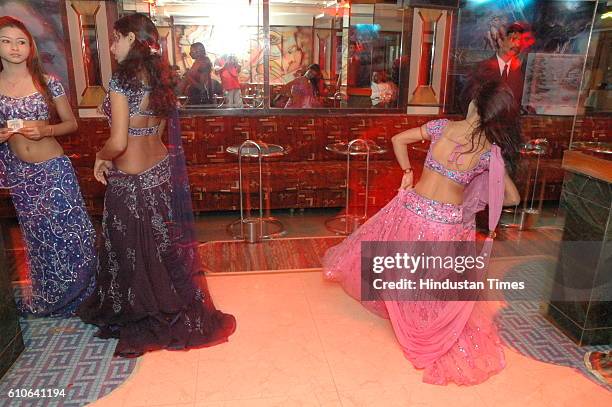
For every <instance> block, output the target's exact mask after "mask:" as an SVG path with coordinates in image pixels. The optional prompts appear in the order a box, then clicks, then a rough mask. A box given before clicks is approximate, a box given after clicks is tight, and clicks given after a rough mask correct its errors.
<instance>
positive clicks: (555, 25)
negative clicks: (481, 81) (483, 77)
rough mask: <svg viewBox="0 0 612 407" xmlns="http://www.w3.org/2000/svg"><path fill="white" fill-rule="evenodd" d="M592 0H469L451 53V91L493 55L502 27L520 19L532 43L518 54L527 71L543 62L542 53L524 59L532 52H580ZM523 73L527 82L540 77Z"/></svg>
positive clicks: (585, 41)
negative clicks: (529, 34)
mask: <svg viewBox="0 0 612 407" xmlns="http://www.w3.org/2000/svg"><path fill="white" fill-rule="evenodd" d="M595 4H596V2H592V1H557V0H548V1H537V2H536V1H535V0H499V1H494V0H467V1H466V2H465V3H463V7H462V8H461V9H460V10H459V24H458V31H457V38H456V43H455V44H456V45H455V48H454V50H453V51H452V54H451V58H452V61H453V67H454V69H453V73H452V80H453V82H454V89H455V95H456V96H457V95H459V94H460V93H461V90H462V89H464V87H465V85H466V82H467V79H468V77H469V74H470V72H472V71H473V70H474V69H475V68H476V66H477V64H478V63H479V62H480V61H483V60H485V59H487V58H490V57H492V56H493V55H494V54H495V52H496V51H497V49H498V47H499V45H500V43H501V41H502V40H503V38H504V37H505V28H506V27H507V26H508V25H510V24H512V23H513V22H517V21H520V22H524V23H526V25H527V27H531V34H532V36H533V37H532V38H531V41H530V46H529V47H528V48H527V49H525V50H524V51H523V52H522V53H521V55H520V59H521V60H522V65H523V69H525V70H528V69H533V67H535V66H541V65H542V63H543V62H541V61H542V58H544V57H543V56H540V57H538V58H537V59H533V61H534V62H531V63H529V64H527V60H528V58H529V55H530V54H531V53H546V54H578V55H584V54H585V53H586V51H587V45H588V39H589V31H590V26H591V21H592V18H593V13H594V7H595ZM536 60H537V61H539V62H538V63H536V62H535V61H536ZM526 74H527V78H528V79H529V80H530V81H533V80H534V79H537V78H539V76H538V75H535V74H534V75H532V74H530V73H529V72H526ZM527 87H529V88H530V89H531V90H532V91H533V90H534V89H536V88H537V87H536V86H535V85H534V84H533V82H530V83H529V84H528V85H527V86H526V88H527ZM526 90H527V89H526ZM524 95H525V93H524ZM531 95H533V92H532V93H531ZM523 100H524V101H525V100H526V99H523ZM540 102H542V101H540ZM457 103H459V98H455V106H454V107H452V111H459V110H460V108H459V106H458V105H457ZM542 103H543V102H542Z"/></svg>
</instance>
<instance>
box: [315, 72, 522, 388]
mask: <svg viewBox="0 0 612 407" xmlns="http://www.w3.org/2000/svg"><path fill="white" fill-rule="evenodd" d="M422 140H431V144H430V147H429V151H428V153H427V157H426V160H425V165H424V168H423V172H422V175H421V179H420V180H419V182H418V183H417V184H416V185H415V186H414V187H413V180H414V177H413V174H414V171H413V168H412V166H411V163H410V160H409V157H408V149H407V146H408V144H411V143H416V142H420V141H422ZM392 142H393V149H394V152H395V155H396V157H397V161H398V163H399V165H400V166H401V168H402V169H403V170H404V176H403V178H402V181H401V185H400V190H399V193H398V194H397V196H396V197H395V198H393V199H392V200H391V201H390V202H389V203H388V204H387V206H385V207H384V208H383V209H381V210H380V211H379V212H378V213H377V214H376V215H374V216H373V217H372V218H370V219H369V220H368V221H367V222H366V223H365V224H363V225H362V226H361V227H360V228H359V229H357V230H356V231H355V232H354V233H353V234H352V235H350V236H349V237H348V238H347V239H346V240H345V241H344V242H342V243H341V244H339V245H338V246H335V247H333V248H331V249H329V251H328V252H327V253H326V254H325V257H324V261H323V272H324V276H325V278H327V279H330V280H333V281H337V282H339V283H340V284H342V287H343V288H344V290H345V291H346V292H347V293H348V294H349V295H351V296H352V297H354V298H355V299H357V300H361V293H362V275H361V244H362V242H393V241H400V242H402V243H403V244H404V243H405V244H406V245H407V246H406V247H410V246H409V245H410V244H415V242H428V241H429V242H470V241H474V240H475V238H476V232H475V220H474V216H475V213H476V212H477V211H479V210H481V209H483V206H484V204H483V205H482V206H481V203H483V202H487V201H488V205H489V230H490V233H491V234H490V237H489V238H488V239H487V243H486V244H485V247H486V248H489V249H490V247H491V246H490V245H491V241H492V240H491V239H492V236H493V235H492V233H493V231H494V230H495V227H496V225H497V221H498V220H499V216H500V214H501V209H502V204H506V205H511V204H514V203H516V202H518V200H519V194H518V191H517V190H516V187H515V186H514V184H513V182H512V181H511V179H510V177H509V176H508V174H506V172H505V170H504V164H506V165H507V166H508V167H509V168H511V169H513V168H514V166H515V165H514V162H515V159H516V153H517V151H518V145H519V142H520V138H519V126H518V114H517V112H516V109H515V108H514V99H513V96H512V93H511V91H510V89H509V88H508V87H507V86H506V85H503V84H500V83H499V82H489V83H486V84H485V85H483V86H482V87H481V88H480V89H479V90H478V92H476V97H475V99H474V100H473V101H472V102H471V103H470V106H469V108H468V114H467V117H466V118H465V120H461V121H449V120H448V119H438V120H433V121H430V122H428V123H426V124H424V125H423V126H421V127H417V128H414V129H411V130H407V131H404V132H402V133H400V134H397V135H396V136H394V137H393V139H392ZM468 246H469V245H468ZM489 254H490V253H489ZM416 255H417V256H418V255H420V252H419V253H417V254H416ZM421 271H422V272H423V273H422V274H421V275H426V274H427V271H428V270H419V272H421ZM482 271H483V272H485V271H486V270H482ZM480 277H482V278H484V276H480ZM408 291H411V290H408ZM393 295H394V294H392V293H391V294H390V296H389V297H387V298H385V300H384V301H382V300H378V301H364V300H361V301H362V304H363V305H364V306H365V307H367V308H368V309H369V310H371V311H372V312H374V313H376V314H378V315H380V316H382V317H385V318H389V319H390V321H391V324H392V326H393V330H394V331H395V336H396V338H397V340H398V342H399V345H400V346H401V348H402V350H403V351H404V354H405V356H406V357H407V358H408V359H409V360H410V361H411V362H412V363H413V364H414V366H415V367H416V368H418V369H424V370H425V371H424V377H423V380H424V381H425V382H427V383H433V384H448V383H449V382H455V383H456V384H460V385H472V384H477V383H480V382H483V381H485V380H486V379H487V378H489V377H490V376H491V375H493V374H495V373H497V372H499V371H500V370H502V369H503V367H504V364H505V362H504V354H503V350H502V348H501V344H500V340H499V337H498V335H497V332H496V329H495V326H494V324H493V321H492V318H491V316H490V315H488V314H487V313H486V312H485V310H484V308H483V306H484V305H486V304H483V303H482V302H474V301H456V300H455V301H422V298H423V293H420V292H419V290H414V292H413V293H408V294H406V295H408V296H410V295H412V297H410V298H411V300H410V301H408V300H405V298H402V299H397V298H396V297H393ZM430 298H431V297H430Z"/></svg>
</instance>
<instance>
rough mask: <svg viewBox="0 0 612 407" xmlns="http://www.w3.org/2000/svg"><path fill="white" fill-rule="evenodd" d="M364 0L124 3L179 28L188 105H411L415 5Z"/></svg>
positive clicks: (175, 34) (176, 60)
mask: <svg viewBox="0 0 612 407" xmlns="http://www.w3.org/2000/svg"><path fill="white" fill-rule="evenodd" d="M359 3H361V2H360V1H351V2H349V1H345V0H337V1H336V0H189V1H187V0H157V1H155V2H145V1H139V0H123V1H120V8H119V9H120V14H121V13H130V12H145V13H148V14H149V15H150V16H152V17H154V19H155V21H156V24H157V25H158V26H159V27H168V28H169V30H170V31H171V38H170V41H171V44H170V45H169V47H168V50H169V52H168V54H169V55H168V59H169V61H170V63H171V64H172V65H173V66H174V68H175V70H176V71H177V73H178V75H179V77H180V78H181V81H180V83H179V85H178V87H177V91H178V93H179V94H180V95H181V97H180V99H181V101H182V103H183V105H184V107H186V108H191V107H197V108H212V109H226V108H240V109H257V108H271V109H304V108H306V109H311V108H327V109H330V108H376V109H381V108H397V107H401V105H402V102H401V100H400V97H399V95H400V93H401V92H400V88H401V87H402V86H407V83H404V82H402V81H401V80H400V79H401V78H400V77H401V76H402V70H407V69H408V66H407V64H406V63H407V59H406V58H403V59H402V58H400V57H401V55H402V40H403V35H404V34H405V33H404V32H403V27H404V11H405V8H404V6H403V5H402V1H399V2H398V1H396V0H393V1H384V2H372V1H363V3H370V4H359ZM406 34H408V33H406ZM404 79H405V78H404ZM404 93H405V92H404Z"/></svg>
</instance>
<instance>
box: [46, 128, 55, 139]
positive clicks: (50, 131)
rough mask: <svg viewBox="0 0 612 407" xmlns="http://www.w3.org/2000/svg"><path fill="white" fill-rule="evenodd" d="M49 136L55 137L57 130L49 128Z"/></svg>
mask: <svg viewBox="0 0 612 407" xmlns="http://www.w3.org/2000/svg"><path fill="white" fill-rule="evenodd" d="M49 133H50V134H49V135H48V136H47V137H53V136H55V128H54V127H53V126H49Z"/></svg>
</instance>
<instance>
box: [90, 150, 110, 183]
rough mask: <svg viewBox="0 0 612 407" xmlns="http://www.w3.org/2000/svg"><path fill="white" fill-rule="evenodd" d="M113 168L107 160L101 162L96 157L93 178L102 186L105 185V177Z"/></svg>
mask: <svg viewBox="0 0 612 407" xmlns="http://www.w3.org/2000/svg"><path fill="white" fill-rule="evenodd" d="M112 168H113V162H112V161H108V160H101V159H99V158H98V157H96V162H95V164H94V177H95V178H96V180H97V181H98V182H100V183H102V184H104V185H106V175H107V174H108V171H109V170H111V169H112Z"/></svg>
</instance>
